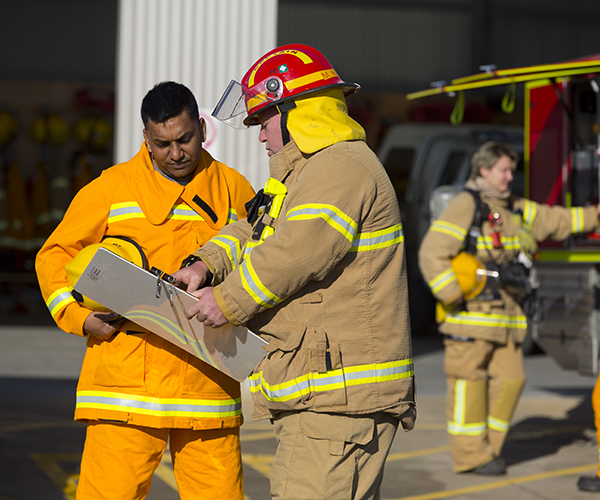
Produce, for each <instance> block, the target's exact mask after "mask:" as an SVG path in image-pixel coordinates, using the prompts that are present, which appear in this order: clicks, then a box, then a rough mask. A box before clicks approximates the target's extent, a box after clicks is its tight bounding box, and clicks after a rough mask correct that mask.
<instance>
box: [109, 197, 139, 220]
mask: <svg viewBox="0 0 600 500" xmlns="http://www.w3.org/2000/svg"><path fill="white" fill-rule="evenodd" d="M145 218H146V216H145V215H144V212H142V209H141V208H140V206H139V205H138V204H137V203H136V202H135V201H128V202H124V203H113V204H112V205H111V206H110V212H109V213H108V223H109V224H112V223H114V222H119V221H122V220H127V219H145Z"/></svg>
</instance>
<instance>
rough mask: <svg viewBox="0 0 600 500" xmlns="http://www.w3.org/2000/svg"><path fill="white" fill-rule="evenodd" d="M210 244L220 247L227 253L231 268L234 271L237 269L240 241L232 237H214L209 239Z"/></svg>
mask: <svg viewBox="0 0 600 500" xmlns="http://www.w3.org/2000/svg"><path fill="white" fill-rule="evenodd" d="M210 241H211V243H214V244H215V245H218V246H220V247H221V248H223V249H224V250H225V252H226V253H227V258H228V259H229V262H230V263H231V268H232V269H235V268H236V267H237V263H238V262H239V258H240V252H241V247H240V240H238V239H236V238H234V237H233V236H225V235H223V236H215V237H213V238H211V239H210Z"/></svg>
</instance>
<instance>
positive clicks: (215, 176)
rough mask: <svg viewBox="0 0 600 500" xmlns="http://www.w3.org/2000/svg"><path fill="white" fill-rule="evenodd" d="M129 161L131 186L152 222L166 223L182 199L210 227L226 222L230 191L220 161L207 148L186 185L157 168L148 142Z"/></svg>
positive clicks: (216, 226) (220, 225) (217, 226)
mask: <svg viewBox="0 0 600 500" xmlns="http://www.w3.org/2000/svg"><path fill="white" fill-rule="evenodd" d="M129 163H130V165H131V168H130V169H129V186H130V188H131V190H132V192H133V193H134V195H135V198H136V201H137V203H138V204H139V206H140V208H141V209H142V211H143V212H144V215H145V216H146V218H147V219H148V220H149V221H150V222H151V223H152V224H161V223H163V222H164V221H165V220H166V219H167V217H168V216H169V214H170V213H171V210H172V208H173V206H174V205H175V204H176V203H177V200H179V199H180V198H182V199H183V200H184V201H185V202H186V203H187V204H188V205H189V206H190V207H192V208H193V209H194V210H195V211H196V212H197V213H199V214H200V215H201V216H202V218H203V219H204V220H205V221H206V222H207V223H208V225H209V226H211V227H213V228H220V227H222V226H224V225H225V224H226V222H227V217H228V213H227V212H228V211H227V210H222V207H223V206H226V207H228V206H229V191H228V189H227V186H226V181H225V180H224V179H223V178H222V173H221V172H220V169H219V167H218V164H217V162H216V161H215V160H214V159H213V158H212V156H210V154H209V153H208V152H207V151H206V150H202V156H201V157H200V161H199V162H198V165H197V166H196V170H195V171H194V175H193V177H192V180H191V181H190V182H189V183H188V184H187V185H185V186H182V185H181V184H178V183H177V182H174V181H171V180H169V179H167V178H166V177H165V176H164V175H162V174H161V173H160V172H159V171H157V170H156V169H155V168H154V165H152V161H151V160H150V155H149V154H148V150H147V149H146V145H145V144H142V147H141V149H140V151H139V152H138V153H137V154H136V155H135V156H134V157H133V158H132V159H131V160H130V161H129ZM217 214H218V215H217Z"/></svg>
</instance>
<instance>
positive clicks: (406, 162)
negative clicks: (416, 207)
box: [383, 148, 415, 200]
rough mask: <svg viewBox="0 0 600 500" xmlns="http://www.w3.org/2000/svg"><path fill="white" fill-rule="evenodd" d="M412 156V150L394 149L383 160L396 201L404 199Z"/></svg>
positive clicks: (413, 153) (413, 150)
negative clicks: (394, 191)
mask: <svg viewBox="0 0 600 500" xmlns="http://www.w3.org/2000/svg"><path fill="white" fill-rule="evenodd" d="M414 156H415V149H414V148H394V149H392V150H391V151H390V154H389V155H388V156H387V158H385V160H384V164H383V166H384V167H385V170H386V171H387V173H388V175H389V176H390V179H391V181H392V185H393V186H394V189H395V190H396V196H397V197H398V200H403V199H404V194H405V193H406V185H407V184H408V175H409V173H410V168H411V166H412V163H413V158H414Z"/></svg>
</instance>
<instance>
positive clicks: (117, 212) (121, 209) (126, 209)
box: [108, 201, 204, 224]
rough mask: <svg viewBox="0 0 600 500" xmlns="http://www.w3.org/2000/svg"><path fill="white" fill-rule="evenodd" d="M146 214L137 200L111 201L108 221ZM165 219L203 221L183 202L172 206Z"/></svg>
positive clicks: (134, 217) (136, 217)
mask: <svg viewBox="0 0 600 500" xmlns="http://www.w3.org/2000/svg"><path fill="white" fill-rule="evenodd" d="M145 218H146V216H145V215H144V212H143V211H142V209H141V208H140V206H139V205H138V203H137V202H135V201H128V202H123V203H113V204H112V205H111V206H110V212H109V213H108V223H109V224H112V223H115V222H120V221H124V220H128V219H145ZM167 219H170V220H190V221H199V222H201V221H203V220H204V218H203V217H202V216H201V215H200V214H198V213H197V212H196V211H195V210H194V209H193V208H192V207H190V206H189V205H187V204H185V203H179V204H176V205H174V206H173V208H172V209H171V211H170V212H169V214H168V215H167Z"/></svg>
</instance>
